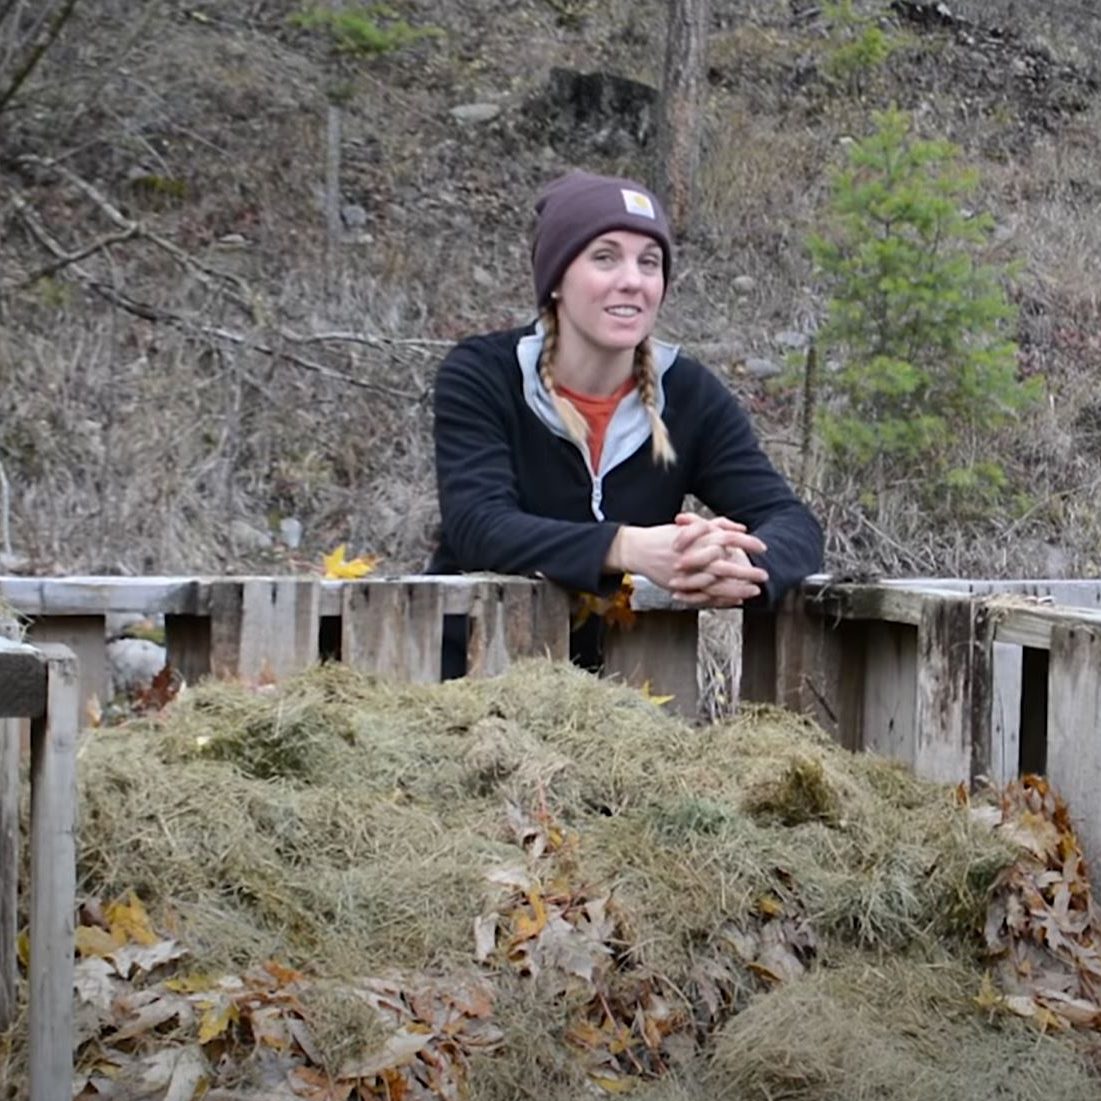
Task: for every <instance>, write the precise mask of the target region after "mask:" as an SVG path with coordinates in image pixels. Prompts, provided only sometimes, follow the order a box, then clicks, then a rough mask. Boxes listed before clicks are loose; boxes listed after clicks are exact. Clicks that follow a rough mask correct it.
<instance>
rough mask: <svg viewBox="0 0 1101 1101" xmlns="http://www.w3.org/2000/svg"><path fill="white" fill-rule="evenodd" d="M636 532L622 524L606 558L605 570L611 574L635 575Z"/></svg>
mask: <svg viewBox="0 0 1101 1101" xmlns="http://www.w3.org/2000/svg"><path fill="white" fill-rule="evenodd" d="M634 532H635V529H634V528H632V527H630V526H629V525H627V524H621V525H620V527H619V530H618V531H617V532H616V533H615V538H614V539H613V540H612V543H611V546H609V547H608V553H607V555H606V556H605V558H604V568H605V569H606V570H607V571H608V572H609V573H634V572H635V571H634V569H633V568H632V566H633V559H634V553H633V552H634Z"/></svg>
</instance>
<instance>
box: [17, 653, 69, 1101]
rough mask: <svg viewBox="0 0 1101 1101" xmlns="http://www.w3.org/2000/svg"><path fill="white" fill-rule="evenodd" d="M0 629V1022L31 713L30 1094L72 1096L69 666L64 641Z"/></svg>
mask: <svg viewBox="0 0 1101 1101" xmlns="http://www.w3.org/2000/svg"><path fill="white" fill-rule="evenodd" d="M8 634H9V632H7V631H5V632H4V633H3V634H0V1028H7V1027H8V1026H9V1025H10V1024H11V1022H12V1019H13V1017H14V1014H15V1009H16V990H17V986H16V982H17V974H18V973H17V949H16V932H17V928H16V927H17V913H18V874H19V867H20V861H19V761H20V736H19V724H18V723H17V722H15V721H13V720H15V719H20V718H28V719H30V720H31V728H30V751H31V769H30V775H31V818H30V848H31V852H30V869H31V873H30V966H29V968H28V984H27V988H28V994H27V1009H28V1029H29V1041H30V1042H29V1052H30V1101H57V1099H58V1098H66V1097H69V1096H71V1094H72V1082H73V948H74V945H73V921H74V911H75V908H76V851H75V842H74V834H73V830H74V821H75V813H76V748H77V734H78V730H79V714H80V705H79V695H78V671H77V666H76V661H75V659H74V658H73V655H72V652H71V651H69V650H68V649H67V648H66V647H64V646H59V645H56V644H46V645H44V646H41V647H31V646H26V645H23V644H21V643H18V642H14V641H11V639H10V638H9V637H5V636H6V635H8Z"/></svg>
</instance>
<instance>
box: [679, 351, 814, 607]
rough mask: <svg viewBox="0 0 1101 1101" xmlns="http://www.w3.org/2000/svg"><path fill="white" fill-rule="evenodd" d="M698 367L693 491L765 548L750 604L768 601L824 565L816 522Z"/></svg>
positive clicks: (722, 390) (714, 381) (724, 392)
mask: <svg viewBox="0 0 1101 1101" xmlns="http://www.w3.org/2000/svg"><path fill="white" fill-rule="evenodd" d="M699 370H700V383H699V386H698V387H696V397H697V400H698V401H699V405H698V406H697V409H698V410H700V424H701V431H700V433H699V436H698V441H699V442H698V444H697V448H698V450H697V453H696V458H695V461H696V465H695V469H694V470H693V478H692V486H691V490H692V492H693V493H695V494H696V496H697V497H699V498H700V500H701V501H703V502H704V503H705V504H706V505H707V506H708V507H709V508H711V509H713V510H714V511H715V512H716V513H718V514H719V515H721V516H726V517H729V518H730V519H731V520H738V521H740V522H741V523H743V524H745V525H746V527H747V528H749V530H750V531H751V532H752V533H753V534H754V535H756V536H757V537H758V538H759V539H761V540H762V541H763V542H764V543H765V545H766V546H767V547H768V550H767V551H766V552H765V553H764V554H760V555H753V556H751V557H752V558H753V561H754V563H755V564H756V565H758V566H761V567H762V568H763V569H765V570H767V571H768V575H769V581H768V583H767V585H766V587H765V592H764V594H763V595H762V597H761V598H759V599H758V600H756V601H754V602H753V603H754V604H768V605H772V604H775V603H776V601H778V600H779V599H780V597H781V596H783V595H784V593H785V592H787V590H788V589H790V588H792V587H793V586H795V585H797V584H798V583H799V582H800V581H802V579H803V578H804V577H806V576H807V575H808V574H812V573H816V572H818V571H819V570H820V569H821V568H822V549H823V533H822V527H821V525H820V524H819V523H818V521H817V520H816V519H815V517H814V515H813V514H812V513H811V511H810V509H809V508H807V506H806V505H805V504H804V503H803V502H802V501H801V500H799V498H798V497H796V495H795V493H794V492H793V491H792V489H791V487H790V486H789V485H788V483H787V481H786V480H785V479H784V477H783V475H782V474H780V472H779V471H778V470H777V469H776V468H775V467H774V466H773V464H772V462H771V461H770V460H769V458H768V456H767V455H766V454H765V453H764V451H763V450H762V449H761V446H760V444H759V442H758V441H757V437H756V435H755V434H754V432H753V428H752V427H751V425H750V422H749V417H748V416H747V415H746V413H745V411H744V410H743V409H742V407H741V405H740V404H739V403H738V400H737V399H736V398H735V397H734V395H733V394H731V393H730V391H729V390H728V389H727V388H726V387H725V386H724V385H723V383H722V382H721V381H720V380H719V379H718V378H716V377H715V376H714V375H713V374H711V372H710V371H708V370H707V369H706V368H704V367H702V366H701V367H700V368H699Z"/></svg>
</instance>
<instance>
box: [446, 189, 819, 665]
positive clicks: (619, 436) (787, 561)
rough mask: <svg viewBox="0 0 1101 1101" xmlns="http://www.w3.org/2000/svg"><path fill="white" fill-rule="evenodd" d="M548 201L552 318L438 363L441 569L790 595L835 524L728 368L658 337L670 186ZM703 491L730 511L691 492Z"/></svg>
mask: <svg viewBox="0 0 1101 1101" xmlns="http://www.w3.org/2000/svg"><path fill="white" fill-rule="evenodd" d="M535 210H536V218H537V221H536V227H535V239H534V243H533V247H532V265H533V269H534V274H535V298H536V303H537V305H538V307H539V319H538V321H537V322H536V324H534V325H533V326H529V327H527V328H524V329H517V330H512V331H507V332H498V333H490V334H486V335H481V336H475V337H471V338H469V339H467V340H464V341H463V342H462V343H460V344H459V345H457V346H456V347H455V348H454V349H453V350H452V351H451V352H450V353H449V354H448V356H447V357H446V359H445V360H444V362H443V364H442V365H441V367H440V370H439V374H438V376H437V380H436V391H435V413H436V422H435V441H436V467H437V476H438V485H439V499H440V513H441V519H442V532H441V539H440V544H439V547H438V549H437V551H436V554H435V556H434V557H433V560H432V563H431V566H430V567H429V568H430V571H431V572H433V573H455V572H459V571H464V570H470V571H477V570H490V571H494V572H498V573H508V574H541V575H542V576H544V577H547V578H549V579H550V580H552V581H555V582H557V583H558V584H560V585H563V586H565V587H566V588H568V589H571V590H575V591H580V592H590V593H599V594H605V595H606V594H608V593H609V592H611V591H614V590H615V589H616V588H617V587H618V586H619V584H620V583H621V580H622V576H623V574H624V573H631V574H639V575H642V576H644V577H648V578H649V579H650V580H651V581H653V582H655V583H656V584H658V585H660V586H662V587H663V588H665V589H667V590H668V591H669V592H671V593H673V594H674V595H675V596H676V597H678V598H679V599H680V600H683V601H686V602H688V603H694V604H701V605H708V606H718V607H733V606H737V605H740V604H742V603H753V604H772V603H775V601H776V600H777V599H778V598H779V597H780V596H781V595H782V594H783V593H784V592H785V591H786V590H787V589H788V588H790V587H791V586H792V585H794V584H796V583H798V582H799V581H800V580H801V579H802V578H803V577H805V576H806V575H807V574H809V573H813V572H815V571H816V570H817V569H819V567H820V565H821V561H822V530H821V528H820V527H819V525H818V522H817V521H816V520H815V519H814V517H813V516H812V515H811V513H810V511H809V510H808V509H807V508H806V506H805V505H804V504H803V503H802V502H800V501H799V500H798V499H797V498H796V496H795V495H794V494H793V493H792V491H791V489H790V487H789V486H788V485H787V483H786V482H785V481H784V479H783V477H782V476H781V475H780V474H779V473H778V472H777V471H776V469H775V468H774V467H773V465H772V464H771V462H769V460H768V458H767V457H766V456H765V454H764V452H762V451H761V449H760V447H759V445H758V443H757V440H756V438H755V437H754V434H753V431H752V429H751V428H750V425H749V421H748V419H747V417H746V415H745V413H744V412H743V411H742V409H741V407H740V406H739V404H738V402H737V401H736V400H735V398H734V397H733V395H732V394H731V393H730V392H729V391H728V390H727V388H726V387H725V386H724V385H723V383H722V382H721V381H719V379H717V378H716V377H715V376H714V375H712V374H711V373H710V372H709V371H708V370H707V369H706V368H705V367H703V366H702V365H701V364H700V363H698V362H697V361H696V360H694V359H691V358H689V357H688V356H686V355H684V354H683V353H682V352H681V351H680V350H679V349H678V348H676V347H674V346H672V345H669V344H665V343H663V342H661V341H658V340H655V339H654V338H653V337H652V336H651V334H652V331H653V329H654V325H655V322H656V320H657V313H658V308H659V306H660V305H661V302H662V300H663V298H664V297H665V291H666V289H667V286H668V282H669V272H670V268H671V265H672V256H673V247H672V241H671V239H670V234H669V227H668V223H667V221H666V218H665V214H664V212H663V211H662V209H661V206H660V204H659V203H658V201H657V199H656V198H655V196H654V195H653V194H651V193H650V192H649V191H648V190H647V189H646V188H644V187H643V186H641V185H640V184H638V183H635V182H633V181H631V180H623V179H616V178H612V177H608V176H598V175H593V174H591V173H586V172H572V173H570V174H568V175H566V176H563V177H561V178H559V179H557V180H555V181H553V182H552V183H551V184H549V185H548V186H547V187H546V188H545V189H544V190H543V192H542V193H541V195H540V196H539V198H538V200H537V202H536V207H535ZM687 494H694V495H695V496H696V497H698V498H699V499H700V500H701V501H703V502H704V504H705V505H706V506H707V507H708V508H709V509H711V510H713V511H714V512H715V513H716V514H717V515H716V517H715V518H706V517H703V516H699V515H696V514H693V513H687V512H684V511H682V508H683V501H684V498H685V496H686V495H687ZM452 629H453V628H452ZM592 630H593V628H592V627H590V628H589V631H590V634H588V635H587V636H585V635H582V637H577V636H578V635H580V634H581V633H580V632H578V633H575V640H574V643H575V644H574V653H575V657H577V658H578V659H579V660H582V662H583V663H584V664H586V665H593V664H594V663H597V662H598V660H599V640H598V639H597V638H595V637H593V636H592V634H591V631H592ZM459 642H460V643H461V639H460V640H459ZM452 645H454V638H453V637H452ZM446 664H448V665H449V666H451V670H452V671H454V666H453V665H452V662H450V661H448V662H447V663H446Z"/></svg>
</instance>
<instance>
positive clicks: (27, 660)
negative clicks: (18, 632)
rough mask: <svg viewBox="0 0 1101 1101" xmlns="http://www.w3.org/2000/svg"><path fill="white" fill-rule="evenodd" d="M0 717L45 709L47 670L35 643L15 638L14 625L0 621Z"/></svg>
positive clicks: (32, 714) (29, 715) (28, 714)
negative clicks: (18, 640) (22, 641)
mask: <svg viewBox="0 0 1101 1101" xmlns="http://www.w3.org/2000/svg"><path fill="white" fill-rule="evenodd" d="M0 632H2V633H0V719H6V718H13V717H16V716H18V717H21V718H33V717H35V716H37V715H41V714H42V713H43V711H45V709H46V670H45V664H44V659H43V657H42V655H41V654H40V653H39V652H38V651H37V650H36V649H34V647H33V646H27V645H24V644H22V643H19V642H16V641H15V638H14V636H15V625H14V624H11V625H10V627H5V626H4V622H0Z"/></svg>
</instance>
